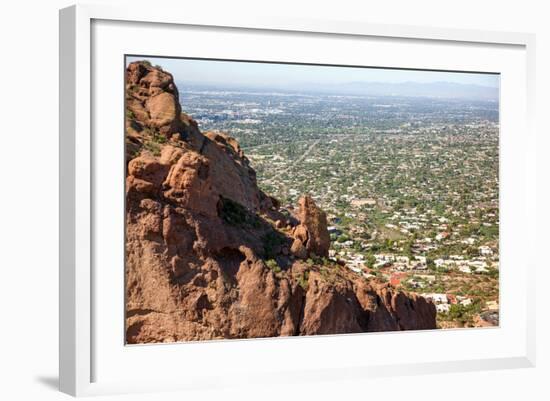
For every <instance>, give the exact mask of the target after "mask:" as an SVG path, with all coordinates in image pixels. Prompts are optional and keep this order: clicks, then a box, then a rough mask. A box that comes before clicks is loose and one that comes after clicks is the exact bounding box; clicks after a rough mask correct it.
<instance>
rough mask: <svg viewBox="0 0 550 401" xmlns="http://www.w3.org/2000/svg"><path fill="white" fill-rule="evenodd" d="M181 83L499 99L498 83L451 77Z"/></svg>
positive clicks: (186, 84)
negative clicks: (464, 81)
mask: <svg viewBox="0 0 550 401" xmlns="http://www.w3.org/2000/svg"><path fill="white" fill-rule="evenodd" d="M178 86H180V87H186V88H206V89H217V90H220V89H225V90H250V91H266V90H268V91H274V92H283V93H314V94H325V95H350V96H382V97H383V96H389V97H423V98H440V99H460V100H474V101H493V102H498V100H499V95H500V90H499V88H498V87H491V86H482V85H476V84H460V83H455V82H448V81H437V82H413V81H407V82H349V83H344V84H316V83H302V84H293V83H288V84H283V85H276V86H275V85H272V84H269V83H266V84H265V85H260V84H256V85H252V84H240V83H231V82H228V83H214V82H209V83H206V82H205V83H194V82H193V83H191V82H185V81H179V82H178Z"/></svg>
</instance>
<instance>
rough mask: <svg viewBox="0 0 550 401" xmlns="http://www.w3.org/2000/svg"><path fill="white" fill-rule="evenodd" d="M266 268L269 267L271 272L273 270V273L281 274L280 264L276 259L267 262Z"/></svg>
mask: <svg viewBox="0 0 550 401" xmlns="http://www.w3.org/2000/svg"><path fill="white" fill-rule="evenodd" d="M265 264H266V266H267V267H269V268H270V269H271V270H273V272H275V273H280V272H281V268H280V266H279V264H278V263H277V261H276V260H275V259H269V260H267V261H266V262H265Z"/></svg>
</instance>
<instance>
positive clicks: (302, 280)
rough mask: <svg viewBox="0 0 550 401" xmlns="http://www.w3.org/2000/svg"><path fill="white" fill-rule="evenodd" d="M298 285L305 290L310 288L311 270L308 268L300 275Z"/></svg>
mask: <svg viewBox="0 0 550 401" xmlns="http://www.w3.org/2000/svg"><path fill="white" fill-rule="evenodd" d="M298 285H299V286H300V287H302V289H303V290H304V291H307V289H308V288H309V272H308V271H307V270H306V271H305V272H304V274H302V275H301V276H300V277H298Z"/></svg>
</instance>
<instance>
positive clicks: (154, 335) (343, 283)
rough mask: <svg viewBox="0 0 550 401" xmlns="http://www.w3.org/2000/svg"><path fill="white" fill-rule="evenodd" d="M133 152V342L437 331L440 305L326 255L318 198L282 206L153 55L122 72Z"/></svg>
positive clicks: (129, 233)
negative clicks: (291, 208) (203, 125)
mask: <svg viewBox="0 0 550 401" xmlns="http://www.w3.org/2000/svg"><path fill="white" fill-rule="evenodd" d="M126 158H127V177H126V238H127V240H126V266H125V269H126V340H127V342H128V343H151V342H173V341H189V340H207V339H219V338H253V337H272V336H293V335H312V334H329V333H356V332H368V331H384V330H413V329H430V328H435V307H434V305H433V304H432V303H429V302H427V301H426V300H425V299H424V298H421V297H417V296H415V295H407V294H405V293H403V292H400V291H396V290H395V289H393V288H391V287H390V286H388V285H387V284H382V283H379V282H377V281H375V280H367V279H365V278H363V277H361V276H359V275H357V274H356V273H354V272H352V271H350V270H349V269H347V268H346V267H344V266H341V265H339V264H337V263H335V262H332V261H330V260H329V259H327V258H326V256H328V248H329V245H330V239H329V236H328V232H327V222H326V216H325V213H324V212H323V211H322V210H321V209H319V208H318V207H317V206H316V205H315V202H314V201H313V199H312V198H311V197H309V196H305V197H303V198H301V199H300V201H299V209H298V212H297V213H296V215H295V216H294V217H292V216H290V215H289V213H283V211H282V210H281V209H280V204H279V202H278V201H277V200H276V199H274V198H272V197H270V196H268V195H266V194H264V193H263V192H262V191H261V190H260V189H259V188H258V186H257V183H256V174H255V172H254V170H253V169H252V168H251V167H250V163H249V161H248V159H247V158H246V156H245V155H244V153H243V151H242V150H241V148H240V147H239V144H238V143H237V141H236V140H235V139H233V138H231V137H230V136H228V135H227V134H224V133H220V132H206V133H204V134H203V133H202V132H201V131H200V130H199V128H198V126H197V123H196V122H195V121H194V120H193V119H192V118H191V117H189V116H187V115H186V114H184V113H182V112H181V106H180V105H179V99H178V90H177V88H176V86H175V84H174V81H173V78H172V76H171V75H170V74H169V73H167V72H165V71H162V70H161V69H160V68H158V67H153V66H151V65H149V64H148V63H146V62H135V63H131V64H130V65H129V66H128V68H127V72H126Z"/></svg>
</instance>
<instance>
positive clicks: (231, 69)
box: [126, 57, 499, 88]
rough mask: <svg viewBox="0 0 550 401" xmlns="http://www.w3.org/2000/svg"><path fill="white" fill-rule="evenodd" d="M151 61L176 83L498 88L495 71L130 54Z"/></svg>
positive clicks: (136, 58) (137, 58)
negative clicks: (449, 84)
mask: <svg viewBox="0 0 550 401" xmlns="http://www.w3.org/2000/svg"><path fill="white" fill-rule="evenodd" d="M144 59H147V60H149V61H150V62H151V63H152V64H153V65H160V66H161V67H162V68H163V69H164V70H166V71H169V72H171V73H172V74H173V75H174V78H175V80H176V81H177V82H184V83H202V84H224V83H225V84H227V83H231V84H240V85H254V86H255V85H262V86H266V85H269V86H271V87H276V86H278V85H289V84H293V85H299V84H315V83H319V84H328V85H333V84H339V83H350V82H391V83H399V82H419V83H429V82H452V83H458V84H474V85H481V86H489V87H493V88H497V87H498V85H499V76H498V75H496V74H473V73H457V72H435V71H410V70H388V69H378V68H363V67H360V68H354V67H327V66H312V65H289V64H266V63H253V62H234V61H210V60H187V59H170V58H154V57H146V58H145V57H128V58H127V60H126V61H127V62H128V63H129V62H132V61H136V60H144Z"/></svg>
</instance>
